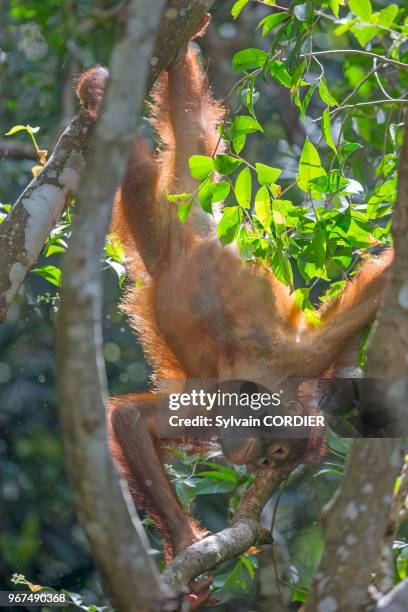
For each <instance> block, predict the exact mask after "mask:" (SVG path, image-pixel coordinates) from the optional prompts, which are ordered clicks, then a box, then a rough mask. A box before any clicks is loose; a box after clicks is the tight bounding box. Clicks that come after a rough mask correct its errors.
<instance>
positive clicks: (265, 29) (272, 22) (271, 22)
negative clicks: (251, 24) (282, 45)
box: [258, 13, 290, 36]
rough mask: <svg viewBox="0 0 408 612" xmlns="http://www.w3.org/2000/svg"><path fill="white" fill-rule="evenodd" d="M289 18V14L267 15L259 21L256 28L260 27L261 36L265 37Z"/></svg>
mask: <svg viewBox="0 0 408 612" xmlns="http://www.w3.org/2000/svg"><path fill="white" fill-rule="evenodd" d="M289 18H290V13H274V14H273V15H267V17H264V18H263V19H261V21H260V22H259V24H258V28H260V27H262V36H266V35H267V34H269V32H271V31H272V30H273V29H274V28H276V26H277V25H279V24H280V23H282V22H283V21H286V20H287V19H289Z"/></svg>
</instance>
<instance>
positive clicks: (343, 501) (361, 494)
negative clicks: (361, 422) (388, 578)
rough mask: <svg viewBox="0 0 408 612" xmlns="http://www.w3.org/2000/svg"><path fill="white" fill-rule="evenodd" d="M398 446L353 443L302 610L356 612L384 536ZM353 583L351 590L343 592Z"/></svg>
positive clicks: (385, 442)
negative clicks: (321, 552) (317, 564)
mask: <svg viewBox="0 0 408 612" xmlns="http://www.w3.org/2000/svg"><path fill="white" fill-rule="evenodd" d="M399 455H400V444H399V441H398V440H393V439H372V438H367V439H358V440H354V443H353V446H352V449H351V452H350V456H349V459H348V464H347V470H346V475H345V479H344V482H343V486H342V488H341V490H340V491H339V493H338V494H337V495H336V496H335V497H334V499H333V500H332V501H331V502H330V504H329V505H328V506H327V507H326V508H325V516H326V521H325V531H326V546H325V550H324V553H323V557H322V559H321V561H320V565H319V568H318V570H317V572H316V575H315V579H314V582H313V585H312V588H311V591H310V593H309V597H308V599H307V604H306V608H305V612H314V611H315V610H338V611H340V610H360V609H362V607H363V606H364V604H366V603H367V597H368V595H367V593H368V586H369V584H370V581H371V572H372V571H373V568H374V567H375V566H376V564H377V562H378V559H379V556H380V552H381V545H382V537H381V535H380V537H379V535H378V534H383V533H385V530H386V527H387V524H388V516H389V510H390V505H391V502H392V495H393V489H394V483H395V478H396V477H397V475H398V473H399V471H400V469H401V461H400V457H399ZM345 585H353V588H352V589H351V588H345Z"/></svg>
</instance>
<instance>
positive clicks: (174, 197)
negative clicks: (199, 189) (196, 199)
mask: <svg viewBox="0 0 408 612" xmlns="http://www.w3.org/2000/svg"><path fill="white" fill-rule="evenodd" d="M190 198H191V193H168V194H167V200H168V202H176V203H177V204H178V203H179V202H184V201H185V200H189V199H190Z"/></svg>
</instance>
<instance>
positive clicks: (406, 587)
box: [373, 579, 408, 612]
mask: <svg viewBox="0 0 408 612" xmlns="http://www.w3.org/2000/svg"><path fill="white" fill-rule="evenodd" d="M407 601H408V579H407V580H404V581H403V582H400V583H399V584H397V586H396V587H395V588H393V589H392V591H390V592H389V593H387V595H384V597H381V599H380V600H379V601H378V602H377V606H376V607H375V608H374V610H373V612H406V609H407Z"/></svg>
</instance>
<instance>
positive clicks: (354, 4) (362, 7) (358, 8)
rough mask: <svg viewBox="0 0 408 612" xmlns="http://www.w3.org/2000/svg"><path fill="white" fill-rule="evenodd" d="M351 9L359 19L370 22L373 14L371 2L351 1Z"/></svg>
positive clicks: (365, 0)
mask: <svg viewBox="0 0 408 612" xmlns="http://www.w3.org/2000/svg"><path fill="white" fill-rule="evenodd" d="M349 7H350V10H351V11H353V13H354V14H355V15H357V17H361V19H364V20H366V21H370V19H371V15H372V14H373V8H372V6H371V2H370V0H349Z"/></svg>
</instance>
